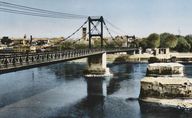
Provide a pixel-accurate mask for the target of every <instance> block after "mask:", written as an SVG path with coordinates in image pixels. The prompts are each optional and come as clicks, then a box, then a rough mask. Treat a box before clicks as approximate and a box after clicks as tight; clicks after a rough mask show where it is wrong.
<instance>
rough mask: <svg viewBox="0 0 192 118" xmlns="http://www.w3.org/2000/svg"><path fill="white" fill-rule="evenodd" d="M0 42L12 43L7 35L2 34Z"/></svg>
mask: <svg viewBox="0 0 192 118" xmlns="http://www.w3.org/2000/svg"><path fill="white" fill-rule="evenodd" d="M1 43H2V44H4V45H9V44H10V43H12V40H11V39H10V38H9V37H6V36H4V37H3V38H2V39H1Z"/></svg>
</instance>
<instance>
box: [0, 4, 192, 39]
mask: <svg viewBox="0 0 192 118" xmlns="http://www.w3.org/2000/svg"><path fill="white" fill-rule="evenodd" d="M0 1H5V2H10V3H14V4H19V5H25V6H29V7H34V8H41V9H46V10H51V11H58V12H65V13H72V14H78V15H86V16H103V17H104V19H107V20H108V21H110V22H111V23H113V24H114V25H116V26H117V27H118V28H120V29H121V31H118V30H115V29H114V28H113V27H110V26H109V29H110V30H111V32H112V35H114V36H115V35H135V36H137V37H147V36H148V35H149V34H151V33H163V32H169V33H174V34H181V35H187V34H192V13H191V11H192V7H191V5H192V0H0ZM0 7H1V6H0ZM85 20H86V19H70V20H69V19H54V18H42V17H34V16H25V15H18V14H11V13H5V12H1V11H0V37H2V36H9V37H23V36H24V34H26V35H27V36H29V35H33V36H34V37H60V36H63V37H67V36H68V35H70V34H71V33H73V32H74V31H75V30H76V29H77V28H78V27H79V26H81V25H82V24H83V23H84V21H85ZM80 35H81V33H79V34H77V36H76V37H80ZM104 35H105V36H107V33H106V32H105V34H104Z"/></svg>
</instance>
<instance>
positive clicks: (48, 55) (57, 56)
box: [0, 48, 138, 74]
mask: <svg viewBox="0 0 192 118" xmlns="http://www.w3.org/2000/svg"><path fill="white" fill-rule="evenodd" d="M136 50H138V49H137V48H132V49H131V48H115V49H75V50H64V51H55V52H41V53H23V54H21V53H19V54H17V53H12V54H9V55H4V56H0V74H3V73H8V72H14V71H19V70H25V69H29V68H34V67H39V66H46V65H49V64H54V63H59V62H66V61H71V60H76V59H81V58H87V57H94V56H96V55H101V54H103V53H118V52H127V53H133V52H135V51H136Z"/></svg>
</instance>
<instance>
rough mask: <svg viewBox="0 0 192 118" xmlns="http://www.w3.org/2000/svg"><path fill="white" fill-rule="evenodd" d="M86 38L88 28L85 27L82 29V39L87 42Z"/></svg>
mask: <svg viewBox="0 0 192 118" xmlns="http://www.w3.org/2000/svg"><path fill="white" fill-rule="evenodd" d="M86 37H87V28H86V27H83V28H82V39H83V40H86Z"/></svg>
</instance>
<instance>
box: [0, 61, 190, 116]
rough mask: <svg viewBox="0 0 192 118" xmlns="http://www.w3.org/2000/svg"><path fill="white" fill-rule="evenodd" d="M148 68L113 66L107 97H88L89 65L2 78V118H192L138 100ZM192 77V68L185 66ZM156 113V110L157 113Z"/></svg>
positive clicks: (66, 65) (58, 66)
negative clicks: (84, 74)
mask: <svg viewBox="0 0 192 118" xmlns="http://www.w3.org/2000/svg"><path fill="white" fill-rule="evenodd" d="M146 66H147V64H122V65H109V67H110V69H111V71H112V72H113V73H114V77H113V79H112V80H111V81H110V84H109V86H108V90H107V93H108V95H107V96H106V97H105V98H103V97H99V98H96V97H89V96H87V83H86V81H85V80H84V78H83V75H82V71H83V69H84V68H85V67H86V64H85V63H60V64H56V65H50V66H46V67H40V68H34V69H29V70H24V71H18V72H13V73H8V74H3V75H0V118H38V117H41V118H42V117H43V118H44V117H45V118H46V117H49V118H50V117H66V118H71V117H72V118H73V117H74V118H84V117H85V118H188V117H189V118H191V117H192V114H191V113H188V112H186V111H180V110H179V111H178V110H171V109H166V110H163V111H161V110H155V109H154V108H152V110H148V108H142V107H141V106H140V104H139V102H138V101H137V100H128V99H127V98H130V97H131V98H137V97H138V96H139V91H140V79H142V78H143V77H144V76H145V71H146ZM185 75H186V76H189V77H192V65H185ZM153 109H154V110H153Z"/></svg>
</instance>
